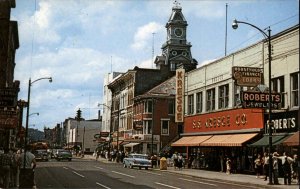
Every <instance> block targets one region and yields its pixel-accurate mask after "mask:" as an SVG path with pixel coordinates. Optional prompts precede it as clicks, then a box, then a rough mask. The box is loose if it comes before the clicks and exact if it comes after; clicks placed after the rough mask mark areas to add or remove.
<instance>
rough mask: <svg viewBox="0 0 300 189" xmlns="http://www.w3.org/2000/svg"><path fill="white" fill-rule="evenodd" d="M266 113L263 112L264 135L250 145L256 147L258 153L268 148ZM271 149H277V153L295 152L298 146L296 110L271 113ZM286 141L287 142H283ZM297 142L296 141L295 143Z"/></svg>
mask: <svg viewBox="0 0 300 189" xmlns="http://www.w3.org/2000/svg"><path fill="white" fill-rule="evenodd" d="M268 116H269V115H268V114H265V117H264V118H265V119H264V120H265V121H264V125H266V128H265V135H264V136H263V137H262V138H261V139H260V140H258V141H256V142H255V143H253V144H250V145H249V146H251V147H256V148H258V149H257V150H258V151H259V153H262V152H265V151H268V148H269V134H268V133H269V128H268V127H267V125H268V123H269V119H268ZM271 118H272V122H273V126H272V151H277V152H278V153H279V154H282V153H283V152H287V153H288V154H290V155H292V154H296V153H297V150H298V148H297V147H298V146H299V136H298V140H297V134H296V133H297V131H298V128H299V125H298V119H299V118H298V111H286V112H279V113H272V117H271ZM285 141H287V142H285ZM289 141H290V142H289ZM297 142H298V143H297Z"/></svg>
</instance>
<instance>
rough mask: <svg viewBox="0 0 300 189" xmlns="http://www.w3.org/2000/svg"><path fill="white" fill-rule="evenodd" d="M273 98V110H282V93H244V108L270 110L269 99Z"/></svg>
mask: <svg viewBox="0 0 300 189" xmlns="http://www.w3.org/2000/svg"><path fill="white" fill-rule="evenodd" d="M270 98H271V107H272V109H279V108H281V94H280V93H271V96H270V95H269V93H261V92H248V91H244V92H242V104H243V107H244V108H268V107H269V99H270Z"/></svg>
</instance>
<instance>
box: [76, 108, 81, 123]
mask: <svg viewBox="0 0 300 189" xmlns="http://www.w3.org/2000/svg"><path fill="white" fill-rule="evenodd" d="M76 120H77V121H80V120H81V110H80V108H79V109H78V110H77V115H76Z"/></svg>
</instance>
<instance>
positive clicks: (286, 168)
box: [278, 152, 293, 185]
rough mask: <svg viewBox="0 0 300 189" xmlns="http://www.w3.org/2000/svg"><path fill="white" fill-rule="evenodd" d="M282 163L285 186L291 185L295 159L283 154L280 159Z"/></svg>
mask: <svg viewBox="0 0 300 189" xmlns="http://www.w3.org/2000/svg"><path fill="white" fill-rule="evenodd" d="M278 159H280V160H281V162H282V170H283V180H284V184H285V185H287V184H288V185H291V182H292V167H291V164H292V162H293V159H292V158H291V157H289V156H288V154H287V153H286V152H283V156H280V157H278Z"/></svg>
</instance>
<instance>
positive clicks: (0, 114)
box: [0, 0, 22, 148]
mask: <svg viewBox="0 0 300 189" xmlns="http://www.w3.org/2000/svg"><path fill="white" fill-rule="evenodd" d="M15 7H16V2H15V0H3V1H0V32H1V36H0V46H1V47H0V147H2V148H3V147H5V148H11V147H15V146H16V145H17V144H16V142H17V141H18V139H17V137H18V132H20V131H21V123H22V120H21V119H22V115H21V113H22V110H21V109H20V107H18V104H17V101H18V93H19V91H20V88H19V85H20V82H19V81H14V69H15V65H16V63H15V54H16V50H17V49H18V48H19V33H18V25H17V22H16V21H11V20H10V13H11V8H15ZM8 120H9V121H8ZM19 136H20V135H19ZM19 141H20V140H19Z"/></svg>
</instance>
